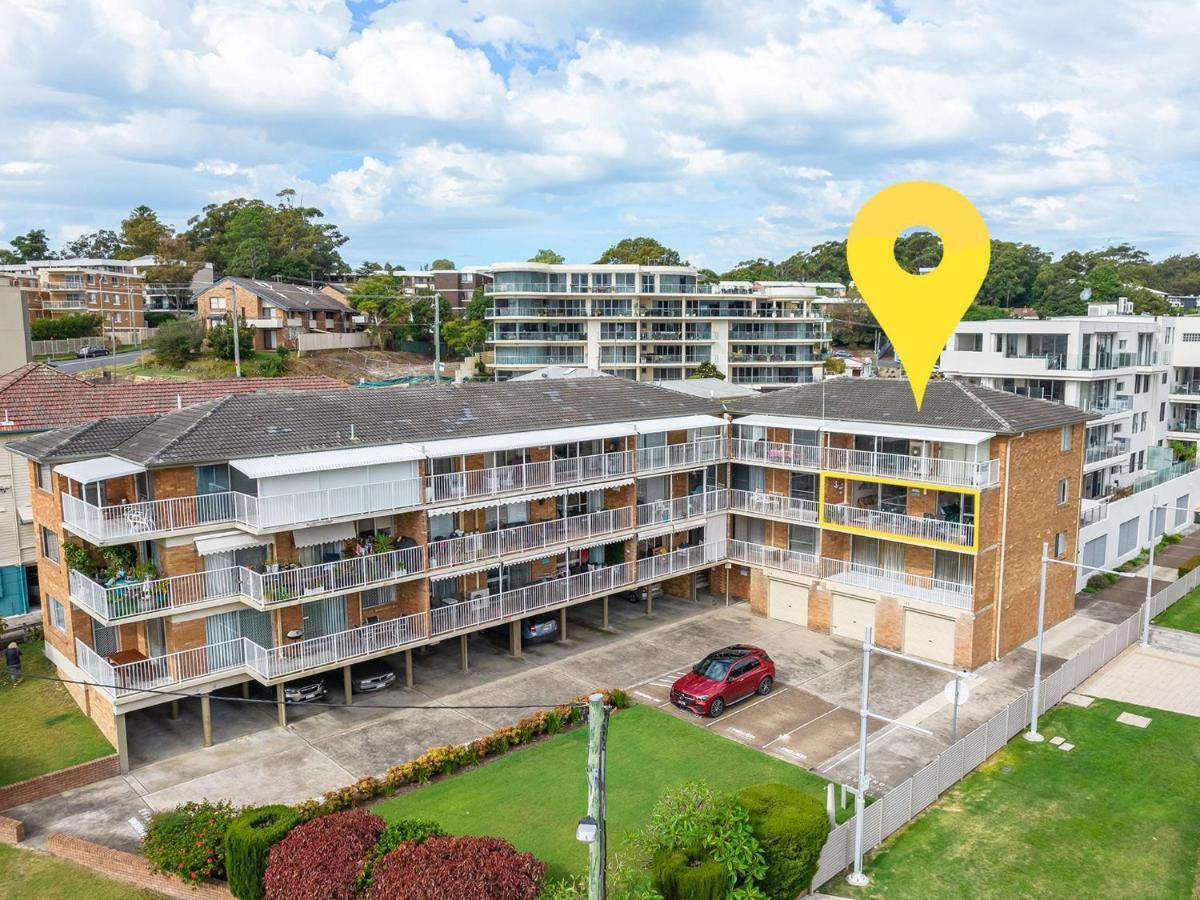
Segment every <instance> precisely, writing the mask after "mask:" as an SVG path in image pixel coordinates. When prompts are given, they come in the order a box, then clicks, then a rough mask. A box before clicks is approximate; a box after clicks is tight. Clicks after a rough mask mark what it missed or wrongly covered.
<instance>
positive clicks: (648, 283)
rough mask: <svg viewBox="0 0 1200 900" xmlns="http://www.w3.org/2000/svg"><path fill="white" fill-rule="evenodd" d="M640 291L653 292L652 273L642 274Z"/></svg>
mask: <svg viewBox="0 0 1200 900" xmlns="http://www.w3.org/2000/svg"><path fill="white" fill-rule="evenodd" d="M642 293H643V294H653V293H654V276H653V275H646V274H643V275H642Z"/></svg>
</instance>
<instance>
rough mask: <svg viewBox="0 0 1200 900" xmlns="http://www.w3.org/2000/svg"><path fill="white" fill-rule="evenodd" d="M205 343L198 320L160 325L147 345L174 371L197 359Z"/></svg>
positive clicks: (183, 320)
mask: <svg viewBox="0 0 1200 900" xmlns="http://www.w3.org/2000/svg"><path fill="white" fill-rule="evenodd" d="M217 327H218V328H224V327H225V326H223V325H219V326H217ZM203 343H204V334H203V332H202V330H201V328H200V323H199V322H198V321H197V320H195V319H173V320H171V321H167V322H163V323H162V324H161V325H159V326H158V328H157V330H156V331H155V332H154V337H152V338H150V340H149V341H147V342H146V345H147V346H148V347H149V348H150V349H151V350H152V351H154V355H155V356H156V357H157V358H158V359H159V361H161V362H163V363H165V364H166V365H167V366H169V367H170V368H172V369H182V368H183V367H184V366H186V365H187V364H188V363H189V362H191V361H192V360H193V359H195V358H196V355H197V354H198V353H199V352H200V347H201V345H202V344H203ZM231 355H232V354H231Z"/></svg>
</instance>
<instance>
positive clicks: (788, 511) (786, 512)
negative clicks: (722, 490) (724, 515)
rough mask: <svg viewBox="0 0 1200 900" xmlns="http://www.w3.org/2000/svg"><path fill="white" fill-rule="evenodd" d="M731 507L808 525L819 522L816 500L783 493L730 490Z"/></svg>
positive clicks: (740, 510) (734, 509) (738, 510)
mask: <svg viewBox="0 0 1200 900" xmlns="http://www.w3.org/2000/svg"><path fill="white" fill-rule="evenodd" d="M729 508H730V509H731V510H733V511H734V512H746V513H750V514H752V515H759V516H767V517H769V518H772V519H786V520H787V521H789V522H801V523H804V524H806V525H814V524H816V522H817V501H816V500H804V499H802V498H799V497H787V496H785V495H783V494H764V493H760V492H758V491H738V490H731V491H730V492H729Z"/></svg>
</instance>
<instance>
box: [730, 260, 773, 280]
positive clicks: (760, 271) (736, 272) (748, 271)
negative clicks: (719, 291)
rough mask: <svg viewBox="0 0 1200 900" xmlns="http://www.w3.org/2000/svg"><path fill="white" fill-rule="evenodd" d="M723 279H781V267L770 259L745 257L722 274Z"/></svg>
mask: <svg viewBox="0 0 1200 900" xmlns="http://www.w3.org/2000/svg"><path fill="white" fill-rule="evenodd" d="M721 280H723V281H780V280H782V279H780V277H779V267H778V266H777V265H775V263H773V262H771V260H769V259H763V258H762V257H761V256H760V257H759V258H758V259H744V260H742V261H741V262H740V263H738V264H737V265H735V266H734V267H733V268H732V269H730V270H729V271H728V272H726V273H725V274H724V275H722V276H721Z"/></svg>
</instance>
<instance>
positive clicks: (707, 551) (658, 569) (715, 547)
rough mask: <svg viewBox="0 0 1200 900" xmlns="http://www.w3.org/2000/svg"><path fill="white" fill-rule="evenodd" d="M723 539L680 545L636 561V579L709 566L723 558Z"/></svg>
mask: <svg viewBox="0 0 1200 900" xmlns="http://www.w3.org/2000/svg"><path fill="white" fill-rule="evenodd" d="M725 555H726V550H725V541H710V542H709V543H706V544H697V545H696V546H695V547H681V548H680V549H678V550H672V551H670V552H669V553H662V554H660V555H658V556H647V557H645V558H644V559H639V560H638V561H637V580H638V582H639V583H641V582H643V581H652V580H654V579H657V578H667V577H670V576H673V575H684V574H686V573H688V572H691V571H692V570H694V569H700V568H703V567H704V566H711V565H713V564H714V563H717V562H720V561H721V560H723V559H724V558H725Z"/></svg>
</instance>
